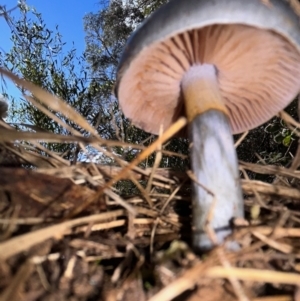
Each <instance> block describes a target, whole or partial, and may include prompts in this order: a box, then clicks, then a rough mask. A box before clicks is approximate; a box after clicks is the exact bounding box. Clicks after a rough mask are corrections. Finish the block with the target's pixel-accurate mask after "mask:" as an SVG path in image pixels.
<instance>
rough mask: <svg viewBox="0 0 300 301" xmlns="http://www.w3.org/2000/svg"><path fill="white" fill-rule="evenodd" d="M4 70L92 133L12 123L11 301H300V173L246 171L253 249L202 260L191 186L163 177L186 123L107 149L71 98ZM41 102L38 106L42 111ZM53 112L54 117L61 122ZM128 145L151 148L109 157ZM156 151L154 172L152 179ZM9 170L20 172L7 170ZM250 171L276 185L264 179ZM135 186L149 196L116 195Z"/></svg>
mask: <svg viewBox="0 0 300 301" xmlns="http://www.w3.org/2000/svg"><path fill="white" fill-rule="evenodd" d="M0 72H1V73H2V74H3V75H5V76H7V77H8V78H10V79H11V80H13V81H14V82H16V83H17V84H18V85H20V86H23V87H24V88H25V89H27V90H28V91H30V92H31V94H32V95H35V97H37V98H39V100H40V101H41V102H42V103H43V104H45V107H48V108H50V109H51V110H53V111H59V112H64V115H65V116H66V117H67V118H69V119H71V120H73V121H74V122H76V123H77V124H78V125H79V126H80V127H81V128H82V129H85V130H86V131H88V132H89V133H90V137H88V138H87V137H82V135H81V134H80V133H79V132H78V131H75V130H74V129H71V128H69V127H68V126H67V125H66V124H64V123H62V122H61V121H60V120H56V121H57V122H59V123H60V124H61V125H62V126H64V127H65V128H67V129H68V130H69V132H70V133H72V135H71V136H58V135H54V134H51V133H41V132H37V133H33V132H22V131H16V130H14V129H12V128H10V127H9V126H8V125H7V124H5V123H3V122H2V123H1V125H0V143H1V146H0V150H1V151H0V228H1V232H0V301H4V300H9V301H13V300H42V301H45V300H74V301H75V300H109V301H110V300H112V301H113V300H125V301H126V300H131V301H132V300H139V301H142V300H151V301H158V300H204V301H209V300H222V301H225V300H255V301H263V300H264V301H268V300H274V301H283V300H300V289H299V286H300V273H299V272H300V253H299V250H300V243H299V241H300V240H299V238H300V227H299V226H300V209H299V208H300V206H299V202H300V192H299V179H300V172H299V171H297V170H296V169H294V168H293V169H287V168H284V167H279V166H270V165H257V164H250V163H245V162H240V169H241V172H242V173H243V174H244V179H243V180H242V187H243V190H244V193H245V204H246V216H247V221H244V220H243V221H240V220H237V221H235V230H234V234H233V235H234V237H235V239H236V240H237V241H238V242H239V243H240V245H241V249H240V251H239V252H235V253H233V252H228V251H226V250H225V249H224V248H223V247H219V248H217V249H215V250H213V251H212V252H210V253H209V254H203V255H201V256H199V255H196V254H194V253H193V251H192V250H191V249H190V248H189V246H188V245H189V241H190V235H191V227H190V210H189V207H190V190H189V186H190V183H189V181H190V180H189V177H188V175H187V174H186V173H180V172H175V171H172V170H169V169H160V168H158V166H159V163H160V160H161V154H162V153H165V154H167V155H176V154H172V153H171V154H170V153H166V152H165V151H164V149H163V147H162V145H163V144H164V143H165V142H166V141H167V140H168V139H169V138H170V137H172V136H173V135H174V134H175V133H176V132H178V131H180V129H182V127H184V126H185V125H186V120H185V119H180V120H179V121H178V122H177V123H175V124H174V125H173V126H172V127H171V128H170V129H168V130H167V131H166V132H164V133H163V134H162V135H160V137H159V138H158V139H157V140H156V141H155V142H154V143H153V144H152V145H151V146H149V147H147V148H144V147H143V146H136V145H129V144H125V143H122V142H120V141H106V140H103V139H101V138H100V137H99V136H98V135H97V133H96V131H95V130H94V129H93V128H92V127H91V126H90V125H89V124H88V123H87V121H86V120H85V119H84V118H83V117H82V116H80V115H79V114H78V113H76V112H75V111H74V110H73V109H72V108H71V107H69V106H67V105H66V104H65V103H64V102H63V101H62V100H60V99H58V98H56V97H54V96H53V95H50V94H48V93H47V92H45V91H43V90H41V89H40V88H38V87H35V86H34V85H32V84H30V83H28V82H25V81H24V80H20V79H18V78H17V77H16V76H14V75H12V74H11V73H9V72H7V71H5V70H2V69H1V70H0ZM32 95H31V96H32ZM31 96H30V95H27V96H26V97H27V99H28V101H31V102H32V103H33V104H34V105H37V106H39V105H38V103H37V102H36V101H35V99H33V98H32V97H31ZM45 107H43V110H44V113H45V114H47V115H48V116H49V117H51V118H57V117H55V115H54V114H53V113H51V112H50V111H49V110H46V109H45ZM40 108H42V107H40ZM281 116H282V117H283V118H284V119H285V120H286V122H288V123H289V125H290V126H291V127H293V129H295V128H299V124H298V123H297V122H296V121H295V120H292V119H291V118H290V117H289V116H287V115H286V114H281ZM295 133H296V134H298V130H295ZM244 137H245V136H244ZM22 141H26V142H27V143H26V147H25V146H24V145H25V144H24V143H22ZM41 141H51V142H53V141H55V142H58V143H62V142H63V143H69V142H77V143H78V147H79V148H80V150H82V151H85V148H86V146H87V145H92V146H93V147H94V148H95V149H97V150H98V151H99V152H102V153H104V154H105V155H106V156H110V157H111V158H112V159H113V160H114V161H115V162H116V165H115V166H103V165H97V164H94V163H80V162H77V163H76V164H72V162H69V161H67V160H65V159H63V158H62V156H61V155H59V154H57V153H54V152H51V151H49V150H47V149H45V148H44V147H43V146H42V144H41ZM239 143H240V142H238V143H237V145H238V144H239ZM120 145H121V146H122V147H124V148H126V147H131V148H136V149H139V150H140V152H139V155H137V157H136V158H135V159H134V160H133V161H132V162H131V163H128V162H125V161H123V160H122V159H120V158H119V157H116V156H115V155H114V153H112V152H111V151H110V150H109V149H110V148H112V147H113V146H120ZM40 151H43V153H44V154H46V155H40V153H41V152H40ZM152 153H156V160H155V164H154V167H153V168H151V169H141V168H140V167H139V163H141V162H142V161H143V160H145V159H146V158H147V157H148V156H149V155H150V154H152ZM178 155H179V154H178ZM179 156H181V155H179ZM7 163H10V165H14V166H15V167H13V168H7V167H3V166H4V165H5V164H6V165H7ZM22 164H30V165H32V166H35V168H34V169H32V170H30V169H25V168H21V165H22ZM1 166H2V167H1ZM246 171H251V172H253V173H258V174H266V175H274V176H276V180H275V181H274V182H273V183H272V184H270V183H264V182H260V181H253V180H250V179H247V176H246V175H247V174H246ZM124 181H131V182H132V183H134V184H135V186H136V187H137V188H138V190H139V193H136V194H135V195H131V196H130V197H126V198H124V196H122V194H120V193H119V190H118V189H117V188H116V187H117V186H116V185H120V183H125V182H124ZM141 181H142V182H143V184H145V183H146V184H145V185H144V186H143V185H141Z"/></svg>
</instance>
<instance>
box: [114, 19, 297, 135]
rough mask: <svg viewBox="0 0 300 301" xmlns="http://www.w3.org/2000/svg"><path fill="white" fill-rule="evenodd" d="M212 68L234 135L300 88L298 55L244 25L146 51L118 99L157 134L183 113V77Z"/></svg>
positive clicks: (262, 119)
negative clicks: (197, 67) (201, 66)
mask: <svg viewBox="0 0 300 301" xmlns="http://www.w3.org/2000/svg"><path fill="white" fill-rule="evenodd" d="M204 63H205V64H213V65H214V66H215V67H216V68H217V70H218V75H217V76H218V82H219V88H220V92H221V95H222V97H223V100H224V102H225V105H226V107H227V109H228V112H229V118H230V123H231V127H232V130H233V133H240V132H243V131H245V130H248V129H252V128H254V127H257V126H258V125H260V124H262V123H264V122H265V121H267V120H268V119H270V118H271V117H272V116H274V115H275V114H276V113H278V112H279V111H280V110H282V109H283V108H284V107H285V106H286V105H287V104H288V103H289V102H290V101H291V100H293V98H294V97H295V96H296V95H297V93H298V92H299V89H300V54H299V52H298V51H297V49H296V48H295V47H294V46H293V45H292V44H291V43H289V42H288V41H287V40H286V39H285V38H283V37H281V36H280V35H278V34H276V33H274V32H271V31H266V30H261V29H258V28H254V27H249V26H245V25H213V26H208V27H205V28H202V29H198V30H193V31H189V32H185V33H182V34H179V35H176V36H174V37H171V38H169V39H167V40H165V41H163V42H159V43H155V44H152V45H151V46H149V47H147V48H145V49H143V50H142V51H141V52H140V53H139V54H138V55H137V57H135V58H134V60H133V61H132V62H131V64H130V66H129V67H128V68H127V69H126V70H125V72H124V74H123V77H122V80H121V82H120V84H119V89H118V98H119V101H120V105H121V108H122V110H123V112H124V114H125V115H126V116H127V117H128V118H130V119H131V120H132V122H133V123H134V124H135V125H137V126H138V127H140V128H142V129H144V130H145V131H148V132H151V133H155V134H157V133H158V132H159V129H160V126H161V125H163V127H164V129H166V128H167V127H169V126H170V124H171V123H172V122H174V121H175V120H176V119H177V118H178V117H179V116H182V115H185V111H184V105H183V100H182V93H181V81H182V78H183V76H184V74H185V73H186V72H187V71H188V70H189V68H190V67H191V66H193V65H195V64H204Z"/></svg>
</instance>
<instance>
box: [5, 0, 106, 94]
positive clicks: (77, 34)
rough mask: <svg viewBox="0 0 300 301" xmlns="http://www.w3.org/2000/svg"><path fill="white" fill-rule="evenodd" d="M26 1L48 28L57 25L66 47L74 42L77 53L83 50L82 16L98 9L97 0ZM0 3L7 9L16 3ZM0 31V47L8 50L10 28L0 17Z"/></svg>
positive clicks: (13, 0) (9, 1)
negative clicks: (40, 16)
mask: <svg viewBox="0 0 300 301" xmlns="http://www.w3.org/2000/svg"><path fill="white" fill-rule="evenodd" d="M26 3H27V5H29V6H30V7H32V6H33V7H35V8H36V10H37V11H38V12H39V13H41V14H42V17H43V19H44V21H45V24H46V25H47V27H48V28H49V29H50V30H51V29H53V30H54V29H55V26H56V25H58V26H59V28H58V30H59V32H60V33H61V35H62V36H63V41H64V42H66V43H67V45H66V49H70V48H71V47H72V42H74V45H75V48H76V49H77V54H80V53H82V52H83V51H84V48H85V41H84V31H83V17H84V16H85V15H86V14H87V13H89V12H97V11H98V10H99V8H100V5H99V0H84V1H83V0H77V1H76V0H27V1H26ZM0 5H2V6H6V9H7V10H8V9H10V8H13V7H15V6H16V5H17V0H2V1H1V3H0ZM0 33H1V43H0V47H1V48H2V49H3V50H5V51H8V50H9V49H10V47H11V45H12V43H11V42H10V29H9V28H8V26H7V25H6V22H5V20H4V19H3V18H0ZM9 89H10V90H11V92H12V93H11V94H12V95H14V96H17V95H16V94H17V92H16V89H14V88H13V87H11V85H9ZM1 92H2V91H1V87H0V93H1ZM9 94H10V93H9Z"/></svg>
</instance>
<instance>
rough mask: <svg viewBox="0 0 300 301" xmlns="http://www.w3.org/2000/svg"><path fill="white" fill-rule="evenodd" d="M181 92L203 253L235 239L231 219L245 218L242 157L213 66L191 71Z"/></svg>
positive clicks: (198, 242) (195, 221) (196, 243)
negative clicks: (235, 144)
mask: <svg viewBox="0 0 300 301" xmlns="http://www.w3.org/2000/svg"><path fill="white" fill-rule="evenodd" d="M182 90H183V96H184V101H185V106H186V114H187V116H188V119H189V122H190V125H189V135H190V139H191V141H192V147H191V160H192V170H193V173H194V176H195V179H196V181H194V183H193V190H194V192H193V228H194V229H193V230H194V235H193V244H194V247H195V248H196V249H198V250H199V249H200V250H208V249H211V248H212V247H213V246H214V245H216V244H221V243H222V242H223V241H224V239H225V237H226V236H227V235H228V234H230V233H231V227H230V222H231V220H232V218H234V217H243V216H244V208H243V198H242V191H241V186H240V180H239V174H238V163H237V156H236V151H235V148H234V141H233V138H232V132H231V128H230V124H229V119H228V117H227V109H226V107H225V106H224V103H223V101H222V97H221V95H220V92H219V88H218V81H217V75H216V71H215V68H214V66H212V65H198V66H193V67H191V69H190V70H189V71H188V72H187V74H186V75H185V77H184V78H183V80H182ZM209 229H211V230H213V231H208V230H209ZM214 234H215V235H214ZM228 247H229V248H230V249H236V248H237V244H236V243H234V242H230V244H229V245H228Z"/></svg>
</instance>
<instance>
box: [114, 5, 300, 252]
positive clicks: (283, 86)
mask: <svg viewBox="0 0 300 301" xmlns="http://www.w3.org/2000/svg"><path fill="white" fill-rule="evenodd" d="M299 44H300V27H299V19H298V17H297V15H296V14H295V12H294V11H293V10H292V8H291V7H290V6H289V4H288V3H287V1H284V0H267V1H262V0H251V1H243V0H218V1H208V0H189V1H182V0H171V1H170V2H169V3H167V4H166V5H165V6H163V7H161V8H160V9H158V10H157V11H156V12H154V13H153V14H152V15H151V16H150V17H149V18H148V19H147V20H146V21H145V22H144V23H143V24H142V25H141V26H140V27H139V28H138V29H137V30H136V31H135V32H134V33H133V35H132V36H131V38H130V39H129V40H128V42H127V44H126V46H125V49H124V52H123V54H122V57H121V60H120V64H119V67H118V73H117V82H116V96H117V97H118V99H119V103H120V106H121V109H122V110H123V112H124V114H125V116H127V117H128V118H129V119H131V120H132V122H133V124H135V125H136V126H138V127H140V128H142V129H144V130H145V131H148V132H151V133H154V134H158V132H159V128H160V126H161V125H162V126H163V127H164V128H168V127H169V126H170V125H171V124H172V123H173V122H174V121H175V120H176V119H177V118H178V117H180V116H187V118H188V121H189V130H188V132H189V138H190V139H191V161H192V170H193V173H194V175H195V177H196V181H194V183H193V191H194V193H193V198H192V199H193V202H192V203H193V230H194V234H193V244H194V247H195V248H196V249H211V248H212V247H213V246H214V245H215V244H221V243H223V242H224V239H225V237H226V236H227V235H228V234H229V233H231V227H230V225H231V220H232V219H233V218H237V217H243V216H244V208H243V206H244V205H243V198H242V191H241V187H240V180H239V173H238V163H237V157H236V152H235V148H234V143H233V138H232V135H233V134H237V133H241V132H243V131H246V130H249V129H253V128H255V127H257V126H259V125H261V124H263V123H264V122H266V121H267V120H269V119H270V118H271V117H273V116H274V115H275V114H276V113H278V112H279V111H280V110H282V109H283V108H284V107H285V106H287V104H288V103H289V102H291V101H292V100H293V99H294V97H295V96H296V95H297V94H298V91H299V88H300V53H299ZM208 229H211V230H214V231H207V230H208ZM208 232H209V233H211V234H210V235H208ZM214 234H215V235H214ZM236 247H237V244H236V243H235V242H234V241H231V242H230V245H229V248H232V249H234V248H236Z"/></svg>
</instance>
